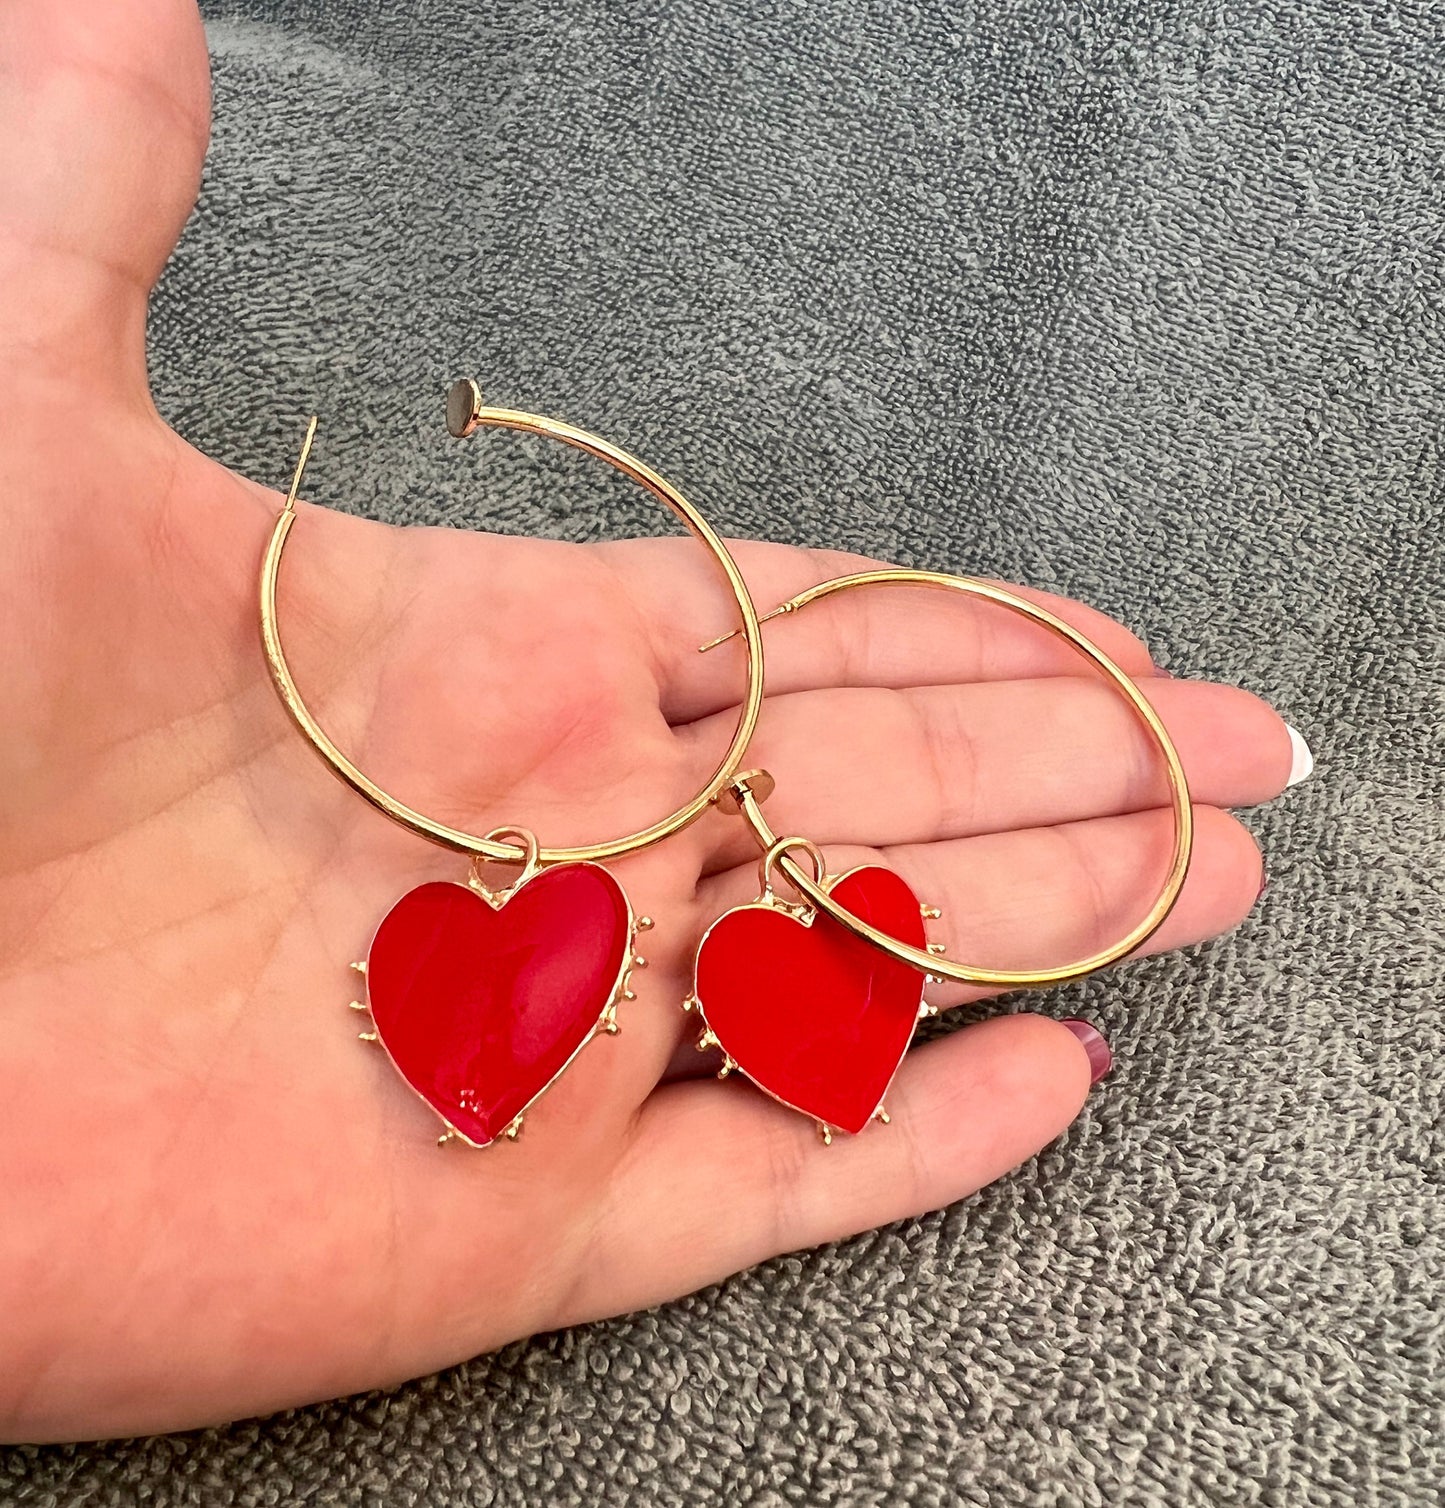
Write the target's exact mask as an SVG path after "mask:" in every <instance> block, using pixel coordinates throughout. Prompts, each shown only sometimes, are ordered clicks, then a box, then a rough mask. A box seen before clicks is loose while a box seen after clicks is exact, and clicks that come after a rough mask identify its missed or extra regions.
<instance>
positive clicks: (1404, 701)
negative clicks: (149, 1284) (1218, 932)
mask: <svg viewBox="0 0 1445 1508" xmlns="http://www.w3.org/2000/svg"><path fill="white" fill-rule="evenodd" d="M206 9H207V12H208V17H209V20H210V28H211V44H212V48H213V51H214V54H215V67H216V133H215V143H214V146H213V149H212V153H211V158H210V163H209V167H208V170H207V176H206V180H205V186H204V191H203V195H202V200H201V207H200V210H199V212H198V214H197V216H196V217H195V219H194V220H193V221H192V223H191V225H190V227H189V229H188V231H187V233H186V236H185V240H184V243H183V245H182V247H181V250H180V252H179V254H178V255H177V257H176V260H175V262H174V265H173V266H172V267H171V269H170V271H169V273H168V275H167V277H166V280H165V282H164V285H163V287H162V290H161V292H160V295H159V297H158V299H157V302H156V305H155V312H154V320H153V330H152V355H153V362H154V371H155V379H156V383H157V386H158V392H159V401H160V404H161V407H162V410H163V411H164V412H165V413H166V414H167V416H168V417H170V418H171V419H172V420H173V421H174V422H175V423H176V425H177V426H178V427H179V429H180V430H181V431H182V433H184V434H185V435H187V436H188V437H189V438H190V439H192V440H193V441H195V442H196V443H197V444H199V445H200V446H202V447H203V448H204V449H206V450H208V451H210V452H211V453H212V454H214V455H216V456H218V457H221V458H223V459H224V460H226V461H227V462H229V463H231V464H232V465H235V466H237V467H239V468H241V469H243V470H245V471H247V472H248V473H250V474H251V475H253V476H255V477H257V478H260V479H264V480H266V481H268V482H270V483H273V484H281V483H284V481H285V479H286V477H287V475H288V473H289V469H290V466H291V464H292V461H293V457H294V453H295V448H296V442H297V437H298V434H299V430H300V425H301V423H302V421H303V417H304V415H305V413H307V412H309V411H310V410H311V409H312V408H313V407H315V408H319V409H320V410H321V412H322V413H323V415H324V416H325V420H326V431H325V445H324V446H323V448H322V449H321V450H320V451H319V452H318V455H317V458H316V462H315V465H314V469H313V470H312V472H311V474H310V477H309V481H308V486H309V489H310V491H311V494H312V495H313V496H315V497H316V498H318V499H319V500H322V501H326V502H330V503H333V504H334V505H336V506H338V507H346V508H354V509H357V510H360V511H363V512H367V513H370V514H374V515H377V516H382V517H386V518H390V519H393V520H396V521H397V522H413V521H421V520H430V521H446V522H449V523H453V524H457V525H467V526H482V527H490V528H500V529H506V530H528V531H538V532H543V533H555V534H559V535H563V536H567V537H571V538H581V537H584V536H585V537H594V536H597V537H600V536H605V535H613V534H621V533H626V532H654V531H655V530H656V529H657V528H658V527H659V524H658V518H657V515H656V514H655V513H654V512H653V511H652V509H651V508H650V506H649V505H648V504H647V501H646V500H645V499H644V498H642V497H641V496H640V495H638V494H636V493H635V492H633V491H632V490H629V489H628V488H626V487H625V486H623V485H620V484H619V485H614V483H613V482H612V481H611V480H610V479H609V478H608V477H607V476H606V475H605V474H602V472H601V469H600V468H596V467H587V466H585V465H580V464H574V463H573V460H572V459H570V458H568V457H566V456H565V455H560V454H554V453H552V452H551V451H550V450H548V449H547V448H545V447H537V446H526V445H507V444H498V445H495V446H493V447H492V452H493V453H492V454H489V458H488V462H487V465H486V467H485V468H480V467H477V466H470V465H469V466H467V467H459V466H458V465H457V462H456V453H455V451H454V450H453V449H451V448H449V442H447V441H446V439H445V437H444V436H443V435H442V433H441V430H440V426H439V415H440V395H441V391H442V388H443V386H444V384H445V381H446V379H447V378H449V377H451V376H454V375H457V374H459V373H462V372H473V371H474V372H477V373H479V374H480V375H481V376H482V378H483V379H484V382H485V384H486V387H487V390H488V392H489V394H490V395H491V396H492V397H493V398H494V399H495V400H496V401H498V402H505V403H515V404H517V405H520V406H528V407H533V408H538V409H541V410H543V411H545V412H549V413H554V414H557V415H559V416H565V417H566V418H569V419H571V420H573V421H575V422H577V423H580V424H585V425H587V426H588V427H590V428H593V429H596V430H599V431H601V432H603V433H604V434H607V435H609V436H613V437H616V438H617V439H619V440H620V441H622V442H623V443H625V444H627V445H629V446H630V447H631V448H633V449H634V450H636V451H638V452H639V453H640V454H641V455H643V456H645V457H647V458H648V459H650V460H651V461H652V462H654V463H655V464H656V465H658V466H659V467H660V468H661V469H662V470H663V471H664V472H666V473H667V474H669V475H670V476H673V477H675V478H676V479H677V480H678V481H679V482H680V483H681V484H682V485H683V486H684V488H685V490H687V491H688V492H689V493H690V494H692V495H694V496H696V498H697V499H698V501H699V502H700V503H702V504H703V505H704V506H705V507H707V509H708V510H709V512H710V514H711V516H712V517H713V518H714V519H716V520H720V521H721V522H722V523H723V524H724V525H725V526H726V527H728V528H729V529H731V530H733V531H734V532H737V533H741V534H745V535H768V536H774V537H783V538H790V539H797V540H802V541H807V542H809V543H815V544H821V543H825V542H833V543H839V544H843V545H846V546H850V547H854V548H857V549H861V550H866V551H868V552H870V553H874V554H878V555H881V556H884V557H888V558H891V559H894V560H898V561H903V562H908V563H910V564H927V565H931V566H937V567H943V568H953V569H967V570H969V571H972V572H979V573H984V574H989V575H995V576H999V577H1004V578H1009V579H1015V580H1021V581H1026V582H1031V583H1035V584H1037V585H1041V586H1045V587H1049V588H1052V589H1054V590H1058V591H1063V592H1067V593H1070V594H1073V595H1076V596H1078V597H1081V598H1083V599H1084V600H1086V601H1088V602H1092V603H1094V604H1096V605H1098V606H1100V607H1103V608H1105V609H1107V610H1109V611H1110V612H1113V613H1116V614H1118V615H1119V616H1121V617H1122V618H1123V619H1124V620H1125V621H1127V622H1129V623H1130V624H1132V625H1133V626H1135V627H1136V628H1137V629H1139V630H1140V631H1141V632H1142V633H1143V634H1144V635H1145V636H1146V638H1147V639H1148V641H1149V642H1150V644H1151V645H1153V646H1154V647H1155V650H1156V652H1157V654H1158V656H1159V657H1160V659H1161V660H1162V661H1163V662H1164V663H1167V664H1169V665H1170V666H1172V667H1173V668H1174V669H1175V670H1176V671H1177V672H1180V673H1183V674H1188V675H1195V676H1203V677H1215V678H1219V679H1223V680H1226V681H1232V682H1237V683H1239V684H1241V685H1243V686H1246V687H1249V688H1251V689H1253V690H1255V691H1258V692H1260V693H1262V694H1263V695H1265V696H1267V697H1269V698H1270V699H1271V700H1273V701H1274V702H1275V703H1276V704H1277V705H1278V706H1279V707H1280V708H1281V709H1282V710H1283V711H1284V712H1285V714H1286V716H1288V717H1289V718H1290V719H1291V720H1292V721H1293V722H1295V723H1296V724H1297V725H1298V726H1300V727H1301V728H1302V729H1304V730H1305V731H1306V733H1307V735H1308V737H1309V738H1310V741H1311V742H1312V744H1313V745H1314V748H1315V752H1316V755H1317V757H1318V762H1319V763H1318V769H1317V771H1316V774H1315V776H1314V778H1313V780H1312V781H1310V782H1309V783H1308V784H1306V785H1304V786H1301V787H1298V788H1297V789H1295V790H1294V791H1291V792H1290V793H1289V794H1288V796H1287V797H1285V798H1284V799H1282V800H1280V801H1279V802H1277V803H1276V804H1274V805H1273V806H1272V807H1270V808H1269V809H1267V810H1264V811H1260V812H1258V813H1254V814H1252V815H1251V816H1250V818H1249V821H1250V823H1251V825H1252V826H1253V828H1254V829H1255V831H1256V832H1257V833H1258V835H1259V837H1260V840H1261V842H1262V843H1263V845H1264V848H1265V851H1266V854H1267V861H1268V866H1269V874H1270V888H1269V891H1268V893H1267V895H1266V896H1265V898H1264V900H1263V901H1262V903H1261V905H1260V907H1259V908H1258V910H1257V912H1256V914H1255V915H1254V916H1253V917H1252V918H1251V920H1250V921H1249V922H1248V924H1247V925H1245V926H1244V927H1243V928H1242V929H1241V930H1239V931H1238V932H1237V933H1235V934H1234V935H1232V936H1231V937H1228V938H1226V939H1224V940H1222V941H1219V942H1216V943H1213V944H1210V945H1208V946H1206V947H1203V948H1199V949H1197V950H1191V951H1190V952H1188V953H1186V954H1183V955H1177V956H1173V957H1169V958H1162V959H1155V960H1151V961H1148V962H1144V963H1141V964H1136V965H1133V966H1130V967H1128V968H1125V969H1123V970H1121V971H1119V972H1116V973H1112V974H1110V975H1108V976H1107V977H1100V978H1096V979H1093V980H1090V981H1089V982H1087V983H1085V984H1082V985H1079V986H1077V987H1074V988H1071V989H1068V990H1064V991H1060V992H1058V993H1056V994H1055V995H1053V996H1052V997H1049V998H1047V999H1045V1000H1044V1001H1043V1002H1042V1004H1043V1006H1044V1007H1045V1008H1047V1009H1048V1010H1050V1011H1052V1012H1054V1013H1056V1014H1059V1015H1066V1014H1083V1015H1086V1016H1089V1017H1091V1018H1094V1019H1097V1020H1099V1021H1100V1022H1101V1024H1102V1025H1103V1026H1104V1027H1105V1028H1106V1030H1107V1031H1108V1033H1109V1036H1110V1039H1111V1041H1112V1042H1113V1044H1114V1047H1115V1051H1116V1054H1117V1067H1116V1070H1115V1072H1114V1075H1113V1076H1112V1078H1111V1079H1109V1080H1108V1081H1107V1083H1106V1085H1105V1086H1103V1087H1102V1088H1101V1090H1100V1091H1098V1092H1096V1093H1095V1094H1093V1095H1092V1096H1091V1097H1090V1102H1089V1105H1088V1106H1087V1108H1086V1110H1085V1111H1084V1114H1083V1116H1082V1117H1081V1119H1080V1120H1079V1122H1078V1123H1077V1125H1076V1126H1075V1127H1074V1128H1073V1129H1072V1130H1071V1131H1070V1132H1069V1133H1068V1135H1067V1136H1066V1137H1064V1138H1063V1139H1062V1140H1061V1141H1060V1142H1058V1143H1057V1144H1055V1145H1053V1146H1051V1147H1050V1148H1048V1150H1047V1151H1046V1152H1045V1153H1044V1154H1043V1155H1042V1156H1040V1157H1039V1158H1038V1159H1036V1160H1035V1161H1034V1162H1033V1163H1031V1164H1030V1165H1028V1166H1026V1167H1025V1168H1023V1169H1022V1170H1021V1171H1019V1172H1018V1173H1016V1174H1015V1175H1013V1176H1012V1177H1010V1178H1007V1179H1005V1180H1004V1181H1003V1182H1002V1183H1000V1184H999V1185H997V1186H996V1187H994V1188H991V1189H989V1190H987V1191H986V1192H984V1193H983V1194H981V1195H979V1196H978V1197H976V1198H974V1199H972V1200H969V1201H967V1202H966V1203H964V1204H962V1205H960V1206H958V1207H955V1208H952V1209H949V1210H946V1211H944V1212H942V1213H940V1214H937V1215H933V1216H930V1217H928V1218H926V1219H920V1220H915V1221H910V1222H907V1223H905V1224H902V1225H898V1226H895V1227H892V1228H890V1229H887V1230H884V1231H880V1232H878V1233H876V1234H874V1235H870V1236H866V1237H862V1238H860V1239H858V1240H855V1241H850V1242H847V1243H844V1244H842V1245H839V1246H836V1247H833V1248H830V1249H827V1250H823V1251H817V1252H811V1253H808V1254H805V1255H800V1256H793V1257H789V1258H787V1259H785V1260H780V1261H776V1262H773V1263H770V1264H768V1265H767V1266H765V1267H763V1268H760V1269H758V1270H756V1271H753V1272H749V1273H746V1274H744V1275H742V1276H740V1277H737V1278H735V1279H733V1280H732V1281H730V1282H728V1283H725V1284H723V1285H722V1286H721V1287H718V1288H715V1289H711V1290H709V1291H707V1292H705V1293H701V1294H698V1295H697V1296H695V1297H693V1298H690V1299H687V1300H684V1301H682V1302H680V1303H676V1304H672V1305H668V1306H666V1307H664V1308H662V1309H660V1310H658V1311H656V1312H653V1313H648V1314H641V1315H636V1316H633V1317H631V1318H626V1319H620V1320H617V1321H615V1322H612V1323H608V1324H602V1325H594V1326H590V1327H587V1328H585V1329H581V1330H578V1331H575V1332H573V1333H568V1334H562V1335H553V1336H544V1337H541V1338H539V1339H537V1340H535V1341H532V1342H530V1343H527V1344H524V1345H517V1346H513V1347H511V1348H509V1349H508V1350H507V1351H505V1352H504V1353H502V1354H501V1355H499V1356H494V1357H487V1358H483V1359H481V1360H478V1361H475V1362H473V1363H471V1364H469V1365H466V1366H462V1367H459V1368H457V1369H456V1370H454V1371H451V1372H449V1373H446V1374H445V1375H443V1376H440V1377H437V1378H433V1379H430V1380H427V1381H424V1382H419V1383H417V1384H414V1385H412V1386H409V1387H405V1388H403V1389H401V1390H400V1391H399V1392H397V1393H395V1394H393V1395H391V1396H389V1397H380V1396H378V1397H372V1398H363V1399H354V1400H350V1401H347V1402H342V1403H335V1404H329V1405H325V1406H322V1407H318V1408H313V1409H306V1410H302V1411H299V1412H297V1413H294V1414H290V1415H287V1416H285V1417H282V1418H278V1419H273V1420H268V1421H265V1422H261V1423H247V1424H240V1425H236V1426H235V1427H232V1428H229V1429H223V1430H217V1431H214V1432H211V1433H206V1434H198V1435H193V1436H188V1437H185V1438H183V1439H180V1440H170V1441H160V1442H156V1441H152V1442H135V1443H129V1444H119V1445H113V1446H105V1447H97V1448H82V1449H75V1450H40V1451H31V1450H16V1451H10V1452H7V1453H4V1454H3V1455H0V1500H7V1499H8V1500H10V1501H14V1502H17V1503H25V1504H32V1503H33V1504H41V1503H51V1504H59V1505H72V1504H73V1505H79V1504H82V1503H83V1504H86V1505H100V1504H120V1503H133V1502H141V1501H144V1502H146V1503H148V1504H150V1505H154V1508H165V1505H170V1504H204V1505H208V1508H210V1505H218V1504H228V1503H238V1504H258V1505H259V1504H276V1503H280V1504H289V1503H302V1502H304V1503H342V1502H345V1503H372V1504H388V1505H391V1504H411V1503H417V1504H423V1503H424V1504H429V1505H432V1504H434V1505H443V1508H447V1505H452V1504H478V1505H480V1504H506V1505H513V1504H516V1505H522V1504H525V1505H528V1508H543V1505H548V1508H551V1505H570V1504H589V1505H593V1504H604V1503H605V1504H612V1503H630V1504H671V1503H696V1504H703V1503H727V1504H747V1505H758V1508H762V1505H782V1504H806V1505H823V1504H873V1503H883V1502H888V1503H909V1504H919V1505H923V1504H939V1505H944V1504H948V1505H952V1504H959V1503H967V1504H980V1505H983V1504H988V1505H1002V1504H1007V1505H1015V1504H1025V1505H1040V1508H1042V1505H1071V1508H1072V1505H1095V1504H1099V1505H1102V1504H1109V1505H1118V1504H1158V1505H1161V1508H1178V1505H1181V1504H1196V1503H1220V1504H1229V1505H1238V1504H1272V1505H1281V1508H1301V1505H1313V1504H1331V1505H1333V1504H1341V1505H1349V1508H1368V1505H1395V1504H1399V1505H1407V1504H1408V1505H1412V1508H1419V1505H1424V1504H1426V1503H1427V1502H1431V1501H1438V1498H1435V1497H1434V1496H1433V1494H1434V1493H1435V1492H1437V1491H1438V1489H1439V1483H1440V1481H1441V1480H1442V1479H1445V1441H1442V1435H1441V1431H1440V1418H1441V1416H1440V1408H1441V1405H1442V1402H1445V1395H1442V1382H1441V1378H1442V1375H1445V1366H1442V1347H1441V1330H1442V1322H1441V1295H1440V1282H1441V1274H1442V1272H1445V1254H1442V1250H1441V1246H1442V1238H1441V1226H1442V1207H1441V1191H1440V1174H1441V1123H1442V1105H1441V1091H1440V1082H1441V1013H1440V1006H1439V1000H1438V992H1439V977H1440V973H1441V961H1442V946H1441V944H1442V935H1441V934H1442V914H1445V904H1442V903H1445V897H1442V884H1441V866H1440V861H1439V854H1440V850H1441V839H1442V832H1441V826H1442V810H1445V803H1442V794H1445V793H1442V788H1441V787H1442V773H1445V757H1442V748H1441V739H1440V731H1439V729H1440V721H1441V705H1440V688H1441V633H1442V616H1441V591H1442V587H1441V583H1442V568H1445V561H1442V544H1441V541H1442V534H1445V530H1442V522H1445V519H1442V514H1445V509H1442V499H1441V481H1440V477H1439V462H1440V444H1441V442H1440V435H1441V424H1440V408H1441V396H1440V395H1441V390H1442V387H1445V348H1442V329H1441V321H1442V272H1441V258H1442V228H1445V220H1442V190H1441V184H1442V181H1445V177H1442V171H1445V170H1442V147H1445V127H1442V122H1445V114H1442V112H1445V88H1442V61H1445V46H1442V42H1441V40H1440V39H1441V37H1442V35H1445V5H1441V4H1430V3H1412V4H1403V3H1402V4H1398V5H1388V4H1383V3H1374V0H1354V3H1351V0H1270V3H1267V4H1266V3H1257V4H1249V3H1247V0H1244V3H1238V4H1231V5H1225V4H1220V3H1217V0H1206V3H1203V4H1197V3H1195V4H1189V3H1183V0H1099V3H1094V4H1090V5H1088V6H1082V5H1079V6H1076V5H1068V4H1065V3H1063V0H996V3H989V4H972V3H960V4H956V5H947V4H937V3H915V4H904V3H895V4H875V3H868V0H809V3H808V4H802V3H793V4H771V5H767V4H754V5H749V6H744V5H728V4H725V3H723V4H719V3H704V0H670V3H667V0H652V3H645V4H624V3H607V0H521V3H496V0H491V3H488V4H478V3H473V0H463V3H449V4H446V5H442V4H439V3H436V0H421V3H416V4H410V5H402V4H399V3H390V4H376V3H371V4H367V3H364V0H350V3H348V0H331V3H328V4H307V5H301V4H299V3H292V4H287V3H283V0H228V3H221V0H217V3H214V4H211V5H209V6H207V7H206ZM563 483H565V485H562V484H563Z"/></svg>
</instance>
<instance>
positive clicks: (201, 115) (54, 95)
mask: <svg viewBox="0 0 1445 1508" xmlns="http://www.w3.org/2000/svg"><path fill="white" fill-rule="evenodd" d="M209 126H210V78H209V70H208V67H207V59H206V43H205V33H204V31H203V29H202V27H201V20H200V15H199V12H198V11H197V9H196V5H195V0H105V3H104V4H100V5H68V4H56V3H54V0H3V3H0V351H3V352H4V367H5V370H6V372H7V374H8V375H10V376H12V377H14V376H16V375H23V373H24V371H25V370H26V369H27V368H29V369H32V370H37V371H38V373H39V374H40V375H44V376H47V377H53V376H56V375H60V376H62V377H67V378H72V379H73V377H74V375H75V374H76V373H83V374H84V380H85V382H86V384H87V386H88V387H89V388H91V389H92V390H94V389H95V388H96V387H97V386H100V387H101V388H103V389H112V388H118V389H119V390H121V391H124V392H127V393H129V394H135V395H139V394H141V393H144V391H145V311H146V299H147V297H148V295H149V293H150V290H151V288H152V286H153V285H154V283H155V281H156V279H157V278H158V277H159V275H160V271H161V268H162V267H163V266H164V265H165V262H166V258H167V257H168V256H169V255H170V253H171V251H172V249H173V248H174V246H175V243H176V239H177V237H178V236H179V235H180V231H181V227H182V226H183V225H184V224H185V220H186V217H187V215H189V213H190V211H191V208H192V206H193V205H194V204H195V199H196V190H197V186H198V184H199V182H200V172H201V164H202V161H203V160H204V158H205V152H206V141H207V137H208V133H209Z"/></svg>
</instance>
